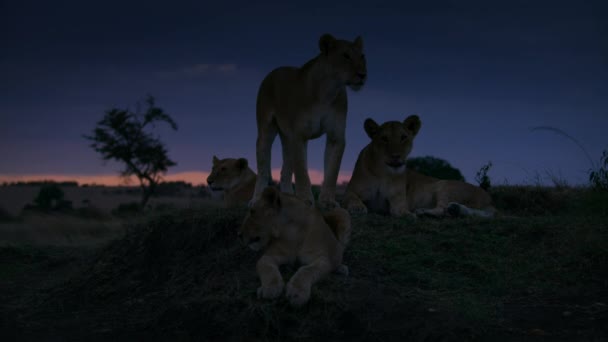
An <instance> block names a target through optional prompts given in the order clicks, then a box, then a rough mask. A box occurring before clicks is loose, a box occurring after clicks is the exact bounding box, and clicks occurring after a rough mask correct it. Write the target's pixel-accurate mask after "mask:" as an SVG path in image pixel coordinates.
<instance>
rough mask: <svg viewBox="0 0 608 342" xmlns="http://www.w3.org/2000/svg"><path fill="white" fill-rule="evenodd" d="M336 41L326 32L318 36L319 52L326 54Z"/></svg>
mask: <svg viewBox="0 0 608 342" xmlns="http://www.w3.org/2000/svg"><path fill="white" fill-rule="evenodd" d="M335 42H336V38H334V36H332V35H331V34H329V33H326V34H324V35H322V36H321V38H319V50H321V53H322V54H324V55H325V56H327V55H328V54H329V50H331V49H332V48H333V47H334V43H335Z"/></svg>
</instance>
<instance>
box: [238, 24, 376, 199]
mask: <svg viewBox="0 0 608 342" xmlns="http://www.w3.org/2000/svg"><path fill="white" fill-rule="evenodd" d="M319 49H320V50H321V53H320V54H319V55H318V56H316V57H315V58H313V59H311V60H310V61H308V62H307V63H306V64H304V65H303V66H301V67H280V68H277V69H274V70H273V71H271V72H270V73H269V74H268V75H267V76H266V77H265V78H264V80H263V81H262V83H261V85H260V88H259V91H258V96H257V104H256V116H257V127H258V137H257V142H256V158H257V167H258V180H257V183H256V186H255V192H254V195H253V198H252V200H251V202H250V204H252V203H254V202H256V201H257V200H258V199H259V198H260V196H261V194H262V191H263V190H264V188H265V187H266V186H267V184H268V182H269V180H270V154H271V147H272V143H273V142H274V139H275V138H276V136H277V134H278V135H279V136H280V138H281V145H282V147H283V166H282V169H281V191H283V192H287V193H292V192H293V189H292V183H291V180H292V175H293V174H294V173H295V181H296V182H295V183H296V186H295V188H296V195H297V196H298V197H299V198H301V199H303V200H305V201H308V202H309V203H311V204H312V203H313V195H312V191H311V184H310V178H309V176H308V167H307V146H308V140H311V139H316V138H318V137H320V136H321V135H323V134H327V140H326V146H325V156H324V164H325V165H324V178H323V184H322V187H321V192H320V194H319V203H318V205H319V207H321V208H332V207H334V206H335V205H336V202H335V192H336V182H337V178H338V171H339V169H340V163H341V161H342V154H343V152H344V146H345V142H344V140H345V135H344V130H345V126H346V110H347V96H346V87H350V88H351V89H353V90H355V91H357V90H359V89H360V88H361V87H362V86H363V84H364V83H365V80H366V78H367V67H366V62H365V56H364V55H363V40H362V39H361V37H357V38H356V39H355V40H354V41H353V42H350V41H346V40H341V39H336V38H334V37H333V36H331V35H330V34H324V35H322V36H321V38H320V39H319Z"/></svg>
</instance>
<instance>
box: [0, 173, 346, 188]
mask: <svg viewBox="0 0 608 342" xmlns="http://www.w3.org/2000/svg"><path fill="white" fill-rule="evenodd" d="M280 173H281V170H280V169H273V170H272V178H273V179H274V180H275V181H278V180H279V178H280ZM308 174H309V176H310V181H311V182H312V183H313V184H321V182H322V181H323V171H320V170H315V169H310V170H309V171H308ZM208 175H209V172H204V171H187V172H177V173H169V174H167V175H165V177H164V180H165V181H184V182H186V183H191V184H192V185H207V176H208ZM350 175H351V172H340V174H339V175H338V184H340V183H343V182H347V181H348V180H349V179H350ZM45 180H48V181H56V182H71V181H74V182H78V184H79V185H83V184H88V185H105V186H125V185H126V186H137V185H138V184H137V180H136V179H135V178H133V177H131V179H130V180H128V181H127V180H125V179H124V178H122V177H119V176H118V175H115V174H112V175H109V174H102V175H79V174H24V175H15V174H0V183H4V182H7V183H11V182H33V181H45Z"/></svg>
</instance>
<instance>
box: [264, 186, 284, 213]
mask: <svg viewBox="0 0 608 342" xmlns="http://www.w3.org/2000/svg"><path fill="white" fill-rule="evenodd" d="M262 199H264V201H266V203H267V204H269V205H270V206H271V207H273V208H280V207H281V196H280V195H279V190H277V189H276V188H275V187H272V186H269V187H267V188H266V189H264V191H263V192H262Z"/></svg>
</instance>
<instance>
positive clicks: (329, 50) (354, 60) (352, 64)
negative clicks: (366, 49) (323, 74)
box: [319, 34, 367, 91]
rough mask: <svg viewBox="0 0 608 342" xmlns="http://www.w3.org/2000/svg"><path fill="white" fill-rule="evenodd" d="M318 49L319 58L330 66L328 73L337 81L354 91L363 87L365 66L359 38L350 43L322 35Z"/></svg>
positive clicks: (365, 73)
mask: <svg viewBox="0 0 608 342" xmlns="http://www.w3.org/2000/svg"><path fill="white" fill-rule="evenodd" d="M319 48H320V49H321V58H323V60H324V61H325V62H326V63H327V64H328V65H329V66H330V68H331V71H330V72H331V73H333V74H334V76H335V77H336V78H337V79H339V80H340V81H341V82H343V83H344V84H346V85H347V86H349V87H350V88H351V89H353V90H355V91H357V90H359V89H361V87H363V84H365V80H366V79H367V64H366V62H365V55H364V54H363V39H362V38H361V37H357V38H356V39H355V40H354V41H352V42H350V41H347V40H341V39H336V38H334V37H333V36H332V35H330V34H324V35H323V36H321V38H320V39H319Z"/></svg>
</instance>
